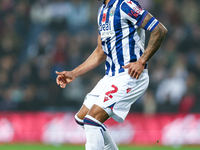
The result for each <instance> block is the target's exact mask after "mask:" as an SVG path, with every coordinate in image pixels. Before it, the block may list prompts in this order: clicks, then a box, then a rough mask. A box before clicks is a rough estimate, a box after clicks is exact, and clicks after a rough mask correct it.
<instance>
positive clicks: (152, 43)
mask: <svg viewBox="0 0 200 150" xmlns="http://www.w3.org/2000/svg"><path fill="white" fill-rule="evenodd" d="M151 19H154V20H156V19H155V18H154V17H153V16H152V15H151V14H150V13H148V15H147V16H146V17H145V19H144V21H143V23H142V25H141V28H143V29H144V28H146V27H148V23H149V22H151V21H150V20H151ZM157 23H158V24H157V26H155V28H154V29H153V30H152V31H151V30H150V29H149V30H150V31H151V35H150V38H149V42H148V45H147V47H146V49H145V51H144V53H143V55H142V56H141V57H140V59H139V60H140V61H141V62H142V63H143V64H146V62H147V61H148V60H149V59H150V58H151V57H152V56H153V55H154V53H155V52H156V51H157V50H158V48H159V47H160V45H161V44H162V42H163V40H164V38H165V36H166V34H167V32H168V31H167V29H166V27H165V26H164V25H163V24H162V23H160V22H158V21H157ZM152 26H153V25H152ZM147 30H148V29H147Z"/></svg>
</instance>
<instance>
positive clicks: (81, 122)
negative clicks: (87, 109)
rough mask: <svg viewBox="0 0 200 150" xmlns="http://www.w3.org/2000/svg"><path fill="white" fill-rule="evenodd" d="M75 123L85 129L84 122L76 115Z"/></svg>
mask: <svg viewBox="0 0 200 150" xmlns="http://www.w3.org/2000/svg"><path fill="white" fill-rule="evenodd" d="M75 121H76V123H77V124H78V125H79V126H81V127H82V128H84V123H83V120H82V119H80V118H78V116H77V114H76V115H75Z"/></svg>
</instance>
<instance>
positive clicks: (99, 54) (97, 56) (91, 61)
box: [56, 35, 106, 88]
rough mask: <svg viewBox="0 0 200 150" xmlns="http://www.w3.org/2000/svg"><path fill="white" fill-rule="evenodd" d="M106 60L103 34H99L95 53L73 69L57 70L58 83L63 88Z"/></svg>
mask: <svg viewBox="0 0 200 150" xmlns="http://www.w3.org/2000/svg"><path fill="white" fill-rule="evenodd" d="M105 60H106V54H105V53H104V52H103V49H102V45H101V36H100V35H99V36H98V45H97V47H96V49H95V50H94V51H93V53H92V54H91V55H90V56H89V57H88V59H87V60H86V61H85V62H83V63H82V64H81V65H79V66H78V67H76V68H75V69H74V70H72V71H62V72H57V71H56V74H57V75H58V76H57V78H56V83H57V84H58V85H60V87H61V88H65V87H66V85H67V84H68V83H71V82H72V81H74V79H75V78H76V77H78V76H80V75H82V74H84V73H86V72H88V71H90V70H92V69H94V68H95V67H97V66H99V65H100V64H101V63H102V62H104V61H105Z"/></svg>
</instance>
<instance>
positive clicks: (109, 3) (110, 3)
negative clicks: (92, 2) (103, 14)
mask: <svg viewBox="0 0 200 150" xmlns="http://www.w3.org/2000/svg"><path fill="white" fill-rule="evenodd" d="M115 1H116V0H110V1H109V2H108V7H110V6H111V5H112V4H113V3H114V2H115ZM103 3H104V5H105V2H103Z"/></svg>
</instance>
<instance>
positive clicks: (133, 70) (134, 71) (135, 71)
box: [122, 63, 141, 79]
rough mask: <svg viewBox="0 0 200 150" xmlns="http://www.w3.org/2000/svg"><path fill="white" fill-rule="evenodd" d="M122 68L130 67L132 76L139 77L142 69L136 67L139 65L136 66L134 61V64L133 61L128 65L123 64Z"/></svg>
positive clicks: (129, 70) (129, 72) (129, 71)
mask: <svg viewBox="0 0 200 150" xmlns="http://www.w3.org/2000/svg"><path fill="white" fill-rule="evenodd" d="M122 68H124V69H127V68H128V74H129V75H130V76H131V77H132V78H135V79H139V77H140V74H141V71H140V69H136V68H137V67H136V65H135V63H132V66H131V63H129V64H128V65H126V66H122Z"/></svg>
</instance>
